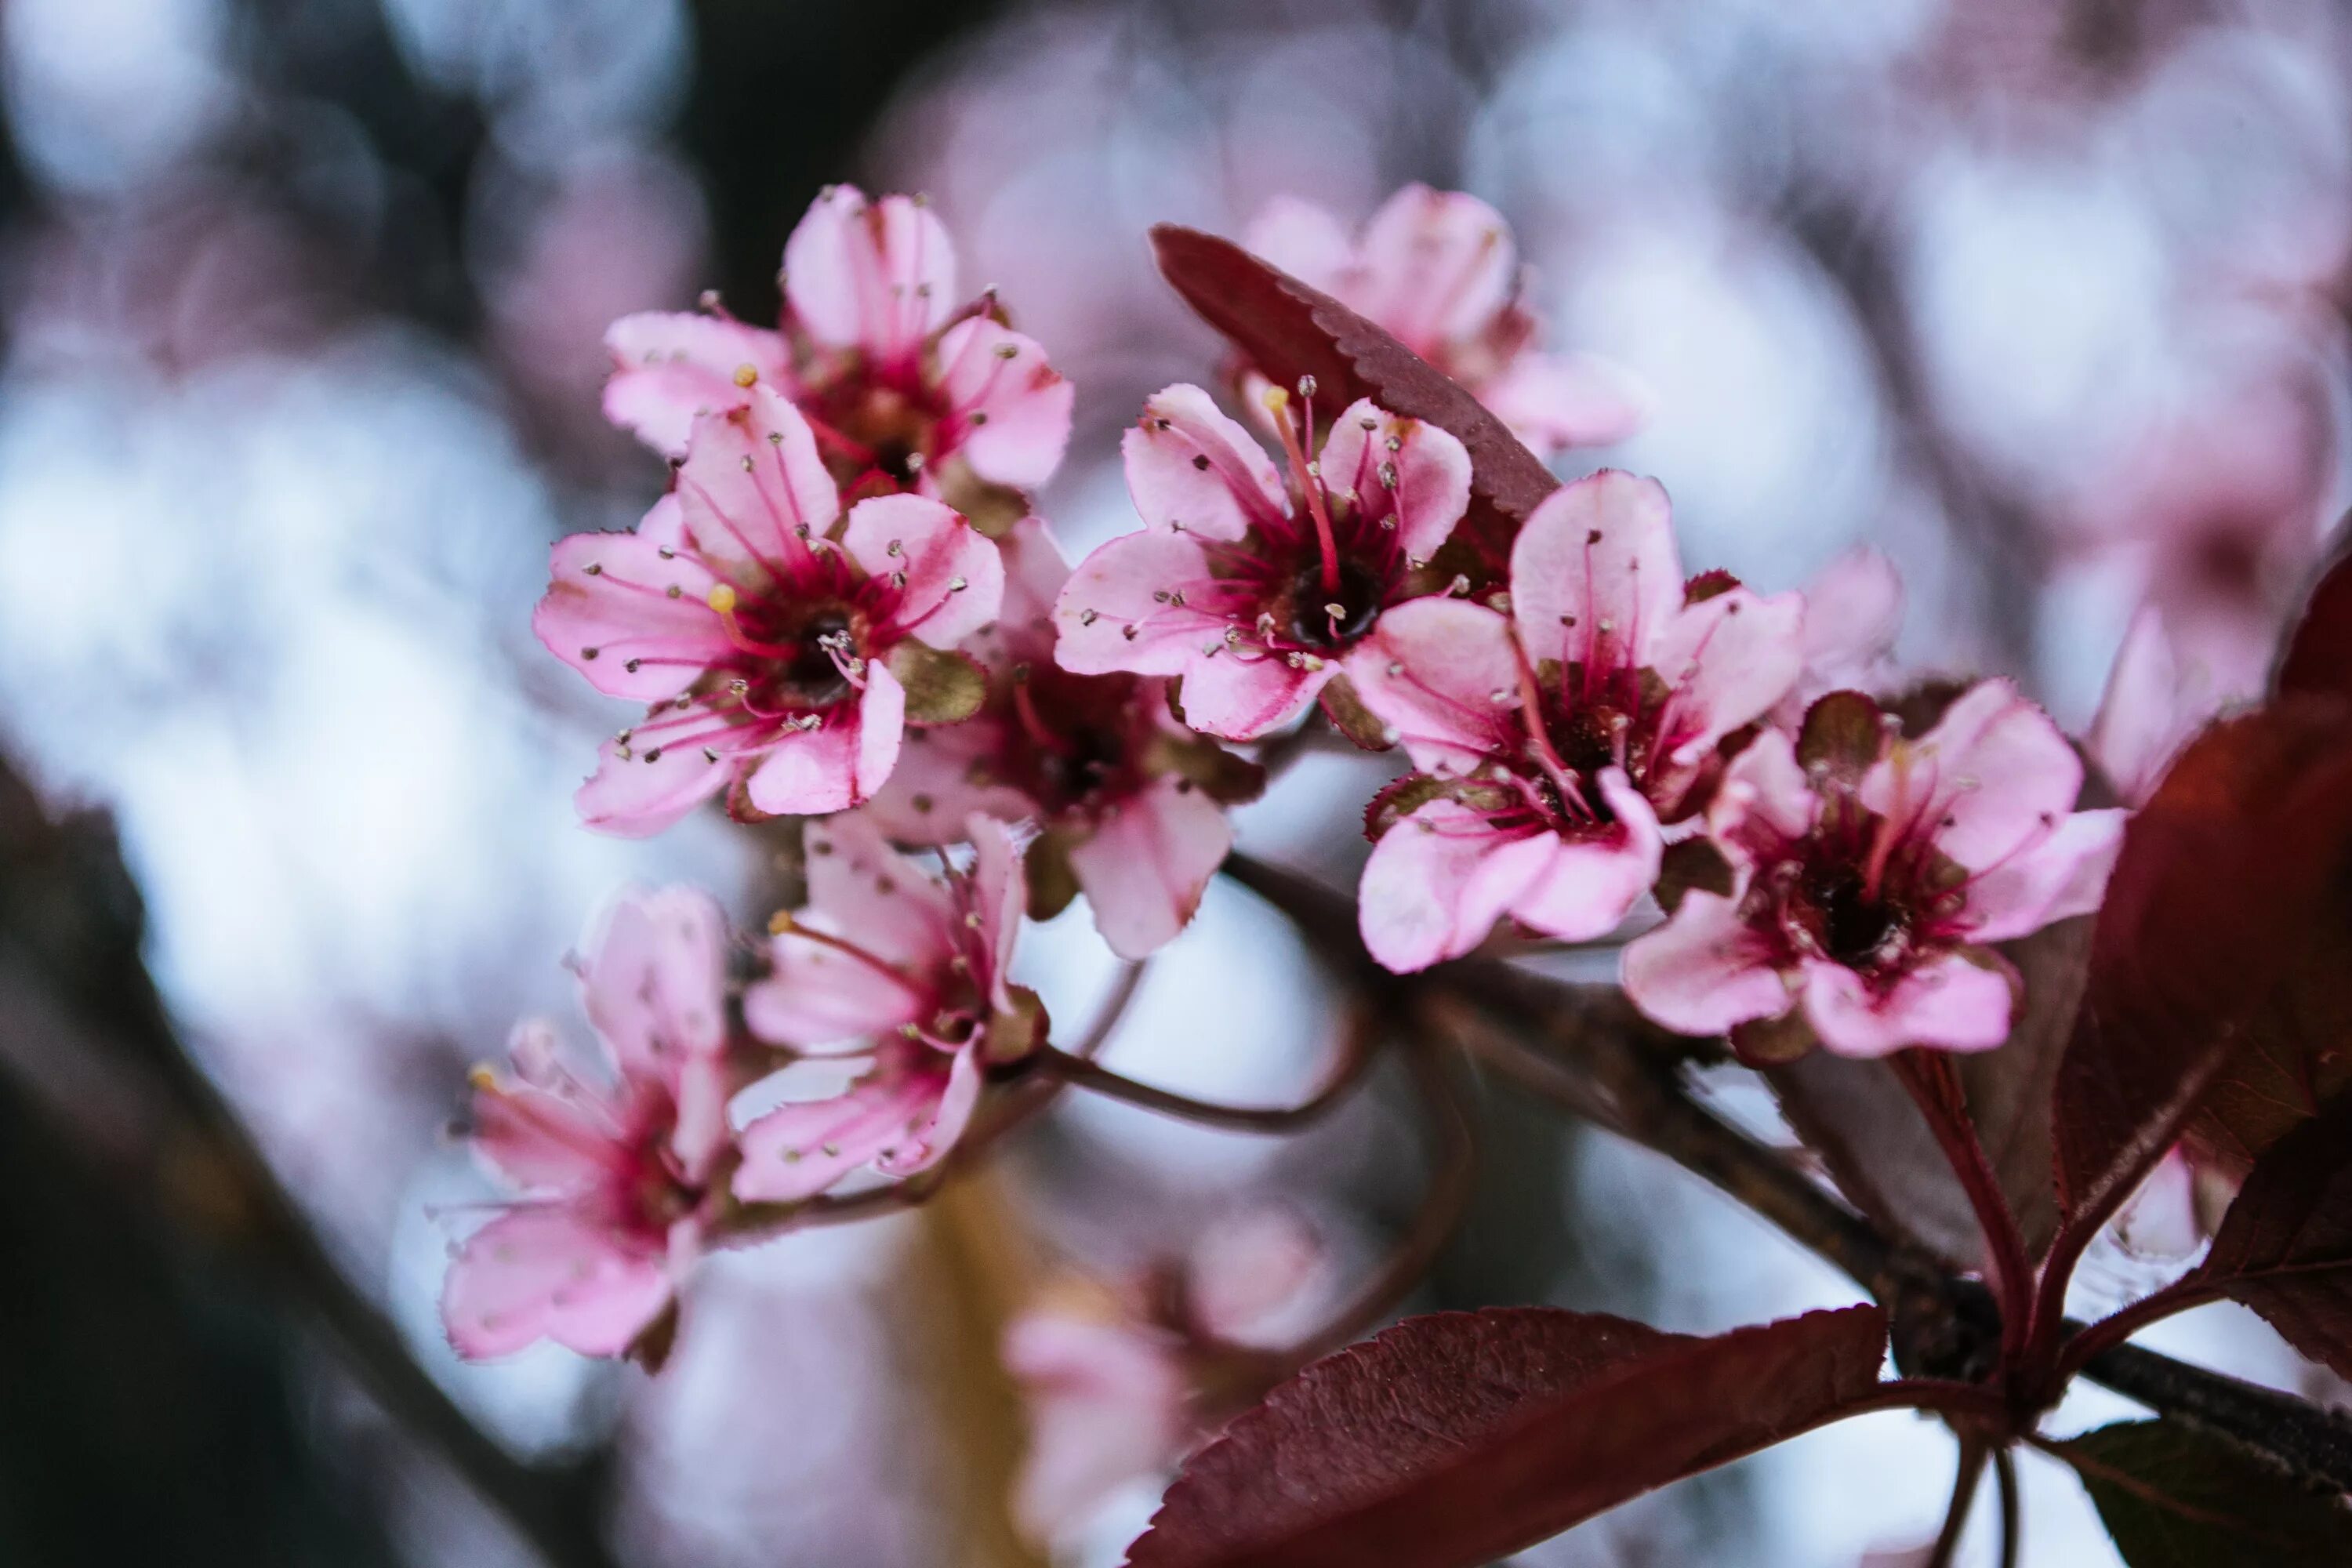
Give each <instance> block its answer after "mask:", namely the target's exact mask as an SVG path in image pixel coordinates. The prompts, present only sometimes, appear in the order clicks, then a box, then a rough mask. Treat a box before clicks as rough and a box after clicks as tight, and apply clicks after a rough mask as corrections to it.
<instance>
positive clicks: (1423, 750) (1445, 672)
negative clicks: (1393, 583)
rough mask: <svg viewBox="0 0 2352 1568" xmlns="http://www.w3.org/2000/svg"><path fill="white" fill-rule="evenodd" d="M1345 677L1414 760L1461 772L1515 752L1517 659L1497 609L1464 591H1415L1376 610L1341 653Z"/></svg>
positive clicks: (1435, 769) (1430, 768)
mask: <svg viewBox="0 0 2352 1568" xmlns="http://www.w3.org/2000/svg"><path fill="white" fill-rule="evenodd" d="M1347 668H1348V679H1349V681H1350V682H1351V683H1352V684H1353V685H1354V686H1355V688H1356V695H1357V696H1358V697H1360V698H1361V699H1362V700H1363V703H1364V706H1365V707H1367V708H1369V709H1370V710H1372V713H1373V715H1374V716H1375V717H1377V718H1379V719H1380V720H1381V721H1382V722H1383V723H1386V724H1389V725H1391V726H1392V727H1394V729H1395V730H1396V731H1397V733H1398V739H1399V740H1400V741H1401V742H1402V744H1403V746H1404V749H1405V754H1406V755H1408V756H1410V757H1411V758H1412V764H1413V766H1415V767H1417V768H1421V769H1424V770H1426V771H1427V772H1430V773H1467V772H1469V771H1470V770H1471V769H1472V768H1474V767H1476V766H1477V765H1478V764H1479V763H1482V762H1484V761H1486V758H1487V756H1488V755H1489V754H1491V753H1495V752H1511V753H1514V754H1516V753H1517V751H1518V750H1519V747H1520V745H1521V743H1522V742H1524V741H1525V739H1526V736H1527V731H1525V729H1524V728H1522V726H1521V722H1520V719H1519V684H1518V683H1519V662H1518V654H1517V647H1516V645H1515V644H1514V643H1513V641H1512V638H1511V623H1510V621H1509V620H1508V619H1507V618H1506V617H1505V616H1501V615H1498V614H1496V612H1495V611H1493V610H1490V609H1488V608H1486V605H1474V604H1472V603H1470V602H1469V601H1468V600H1466V599H1413V600H1410V601H1408V602H1406V603H1404V604H1402V605H1398V606H1397V607H1396V608H1394V609H1392V610H1389V611H1386V612H1384V613H1383V614H1382V615H1381V618H1380V619H1379V620H1378V621H1377V622H1375V623H1374V624H1373V626H1372V631H1371V635H1370V637H1367V638H1366V639H1365V640H1364V641H1363V642H1362V643H1360V644H1359V645H1358V646H1357V647H1356V648H1355V649H1354V651H1352V652H1351V653H1349V655H1348V658H1347Z"/></svg>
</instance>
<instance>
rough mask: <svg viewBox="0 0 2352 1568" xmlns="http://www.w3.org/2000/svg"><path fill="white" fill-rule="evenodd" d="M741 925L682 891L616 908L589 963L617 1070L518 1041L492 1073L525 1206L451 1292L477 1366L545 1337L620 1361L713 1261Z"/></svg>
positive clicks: (499, 1133) (498, 1136)
mask: <svg viewBox="0 0 2352 1568" xmlns="http://www.w3.org/2000/svg"><path fill="white" fill-rule="evenodd" d="M725 959H726V926H725V921H724V920H723V919H722V917H721V916H720V914H719V910H718V908H717V906H716V905H714V904H713V903H712V902H711V901H710V900H709V898H707V897H705V896H704V895H702V894H700V893H698V892H694V891H691V890H689V889H683V888H674V889H666V890H664V891H661V892H656V893H651V894H643V895H635V896H629V897H625V898H623V899H621V900H619V901H618V902H616V903H615V904H614V907H613V908H612V910H610V912H609V913H608V915H607V916H606V918H605V920H604V923H603V926H602V928H601V930H600V931H598V932H597V934H596V935H595V936H594V938H593V939H592V941H591V942H590V943H589V947H588V952H587V954H586V956H585V957H584V958H583V959H582V960H581V961H580V962H579V964H578V968H579V973H580V989H581V994H582V997H583V1001H584V1003H585V1005H586V1010H587V1013H588V1020H589V1022H590V1023H591V1024H592V1025H593V1026H594V1027H595V1031H596V1037H597V1039H598V1041H599V1042H600V1043H601V1044H602V1046H603V1047H604V1057H605V1061H604V1068H605V1069H606V1071H605V1072H604V1074H603V1075H600V1076H592V1077H583V1076H581V1075H579V1074H576V1073H574V1072H572V1070H570V1069H569V1068H566V1067H565V1066H564V1065H563V1064H562V1062H561V1061H560V1060H559V1059H558V1055H557V1050H556V1044H555V1037H554V1031H553V1029H552V1028H551V1026H548V1025H546V1024H544V1023H537V1022H533V1023H527V1024H525V1025H523V1026H521V1027H520V1028H519V1029H517V1030H516V1032H515V1037H514V1042H513V1046H512V1050H511V1054H512V1058H513V1070H512V1072H511V1073H509V1074H501V1073H499V1072H497V1071H494V1070H493V1069H491V1068H487V1067H485V1068H478V1069H476V1072H475V1074H474V1099H473V1134H472V1136H473V1144H474V1149H475V1152H477V1153H478V1154H479V1155H480V1156H481V1157H482V1159H483V1160H484V1161H485V1162H486V1163H488V1164H489V1165H490V1166H491V1167H492V1168H493V1169H494V1170H495V1171H497V1172H498V1173H499V1175H501V1176H502V1177H504V1178H505V1179H506V1180H507V1181H508V1182H509V1183H511V1184H513V1185H514V1186H515V1187H517V1188H518V1189H520V1192H521V1193H522V1194H524V1195H523V1196H521V1197H520V1198H519V1199H518V1200H516V1201H514V1202H512V1203H509V1204H506V1205H501V1206H502V1211H503V1212H501V1213H500V1214H499V1217H497V1218H496V1219H493V1220H491V1221H490V1222H489V1223H488V1225H485V1226H482V1227H481V1228H480V1229H478V1230H477V1231H475V1232H474V1233H473V1234H472V1235H471V1236H469V1237H467V1238H466V1240H465V1242H464V1243H463V1244H462V1245H461V1246H460V1247H458V1249H457V1256H456V1258H455V1259H454V1260H453V1261H452V1263H451V1264H450V1267H449V1275H448V1279H447V1282H446V1286H445V1288H444V1289H443V1292H442V1298H441V1315H442V1321H443V1322H444V1324H445V1325H446V1328H447V1331H448V1334H449V1340H450V1342H451V1343H452V1344H453V1345H455V1346H456V1347H457V1352H458V1353H459V1354H461V1355H464V1356H467V1357H482V1356H497V1355H505V1354H507V1353H509V1352H513V1351H518V1350H520V1349H521V1348H523V1347H524V1346H525V1345H528V1344H530V1342H532V1341H534V1340H538V1339H541V1338H545V1339H551V1340H553V1341H555V1342H557V1343H559V1344H562V1345H566V1346H569V1347H570V1348H571V1349H572V1350H575V1351H578V1352H581V1353H582V1354H583V1355H618V1354H620V1353H621V1352H624V1351H627V1350H629V1349H631V1347H632V1346H634V1345H635V1344H636V1343H637V1342H638V1341H639V1339H640V1337H641V1336H644V1335H646V1333H647V1331H649V1330H654V1329H655V1328H656V1325H657V1324H658V1323H659V1322H660V1321H661V1320H662V1318H663V1316H664V1314H665V1313H666V1312H667V1310H669V1308H670V1305H671V1302H672V1300H673V1296H674V1293H675V1291H676V1289H677V1285H678V1282H679V1281H680V1280H681V1279H683V1277H684V1275H685V1272H686V1270H687V1269H688V1267H689V1266H690V1265H691V1264H692V1263H693V1261H694V1258H695V1257H696V1254H697V1253H698V1250H699V1249H700V1245H701V1238H702V1235H703V1229H704V1225H705V1222H706V1220H707V1218H708V1217H709V1209H710V1207H711V1204H712V1200H713V1198H714V1196H715V1194H714V1193H713V1191H712V1190H711V1182H712V1178H713V1174H714V1171H715V1167H716V1165H717V1163H718V1162H719V1157H720V1155H721V1154H722V1153H723V1152H725V1150H726V1148H727V1143H728V1135H727V1121H726V1100H727V1087H726V1046H727V1014H726V998H725V994H724V991H725V984H726V967H725Z"/></svg>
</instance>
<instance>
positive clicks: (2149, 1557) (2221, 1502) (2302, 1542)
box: [2051, 1421, 2352, 1568]
mask: <svg viewBox="0 0 2352 1568" xmlns="http://www.w3.org/2000/svg"><path fill="white" fill-rule="evenodd" d="M2051 1451H2052V1452H2053V1453H2054V1454H2056V1455H2057V1456H2058V1457H2059V1458H2062V1459H2063V1460H2065V1461H2066V1462H2067V1463H2068V1464H2070V1465H2072V1466H2074V1473H2075V1474H2076V1475H2078V1476H2080V1477H2082V1478H2083V1489H2084V1490H2085V1491H2087V1492H2089V1493H2090V1494H2091V1500H2092V1502H2094V1503H2095V1504H2096V1505H2097V1506H2098V1510H2099V1519H2100V1521H2101V1522H2103V1523H2105V1525H2106V1527H2107V1533H2108V1534H2109V1535H2112V1536H2114V1537H2115V1541H2116V1551H2117V1552H2120V1553H2121V1554H2122V1556H2123V1560H2124V1561H2125V1562H2126V1563H2129V1564H2131V1568H2255V1565H2257V1564H2259V1565H2260V1568H2340V1565H2341V1564H2343V1563H2352V1513H2347V1511H2346V1510H2345V1508H2344V1503H2343V1500H2341V1499H2339V1498H2332V1497H2328V1496H2326V1495H2324V1494H2321V1493H2317V1492H2311V1491H2306V1490H2305V1489H2303V1488H2301V1487H2299V1486H2297V1485H2295V1484H2294V1482H2293V1481H2291V1480H2288V1479H2286V1478H2285V1477H2284V1476H2282V1475H2280V1474H2279V1473H2278V1472H2277V1471H2275V1470H2273V1469H2272V1468H2269V1467H2268V1466H2265V1465H2263V1464H2261V1463H2258V1462H2257V1461H2255V1460H2253V1459H2252V1458H2248V1457H2247V1456H2246V1455H2244V1454H2243V1453H2242V1452H2240V1451H2239V1450H2238V1449H2236V1448H2234V1447H2231V1446H2230V1445H2229V1444H2228V1443H2226V1442H2224V1441H2222V1440H2221V1438H2219V1437H2210V1436H2206V1435H2205V1434H2203V1433H2201V1432H2199V1431H2197V1430H2196V1429H2195V1428H2194V1427H2190V1426H2183V1425H2180V1424H2179V1423H2177V1422H2172V1421H2126V1422H2122V1423H2119V1424H2118V1425H2116V1426H2102V1427H2100V1428H2099V1429H2098V1430H2097V1431H2095V1432H2085V1433H2084V1434H2083V1435H2082V1436H2079V1437H2075V1438H2072V1439H2069V1440H2068V1441H2066V1442H2063V1443H2054V1444H2052V1445H2051Z"/></svg>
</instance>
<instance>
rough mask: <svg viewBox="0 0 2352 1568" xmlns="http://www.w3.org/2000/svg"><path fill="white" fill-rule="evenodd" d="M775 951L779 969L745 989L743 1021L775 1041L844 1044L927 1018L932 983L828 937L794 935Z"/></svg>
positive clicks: (778, 941)
mask: <svg viewBox="0 0 2352 1568" xmlns="http://www.w3.org/2000/svg"><path fill="white" fill-rule="evenodd" d="M812 923H814V922H812ZM769 951H770V952H771V953H772V955H773V962H774V969H773V971H772V973H771V975H770V976H769V978H767V979H765V980H761V981H759V982H758V983H756V984H753V985H751V987H750V988H749V989H748V990H746V991H745V992H744V994H743V1022H744V1025H745V1026H747V1027H748V1028H750V1030H751V1033H753V1034H754V1035H757V1036H758V1037H760V1038H761V1039H763V1040H767V1041H771V1042H772V1043H773V1044H776V1045H780V1046H791V1047H793V1048H794V1049H796V1050H803V1051H827V1052H832V1051H837V1050H840V1049H842V1048H845V1047H853V1046H856V1045H857V1044H859V1043H862V1042H865V1041H868V1040H872V1039H876V1038H878V1037H882V1036H884V1035H887V1034H888V1033H890V1031H892V1030H894V1029H896V1028H898V1026H900V1025H902V1024H912V1023H916V1022H918V1021H920V1020H921V1019H922V1017H923V1015H924V1014H925V1013H926V1012H927V1011H929V1008H930V1005H931V1002H932V994H931V991H930V988H929V986H928V985H925V984H916V983H915V982H913V981H910V980H908V979H906V978H903V977H899V976H895V975H892V974H888V973H884V972H883V971H882V970H879V969H877V968H876V967H874V966H873V965H872V964H870V963H866V962H865V961H864V960H862V959H860V958H858V957H856V955H854V954H851V953H846V952H842V951H841V950H840V949H839V948H837V947H834V946H831V945H829V944H827V943H824V942H814V941H811V940H810V939H809V938H807V937H803V936H793V935H789V934H788V935H784V936H780V937H777V938H775V939H774V941H773V942H772V944H771V946H770V950H769Z"/></svg>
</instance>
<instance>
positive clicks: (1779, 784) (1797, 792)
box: [1706, 730, 1822, 866]
mask: <svg viewBox="0 0 2352 1568" xmlns="http://www.w3.org/2000/svg"><path fill="white" fill-rule="evenodd" d="M1821 809H1822V803H1821V799H1820V797H1819V796H1817V795H1814V794H1813V786H1812V784H1811V781H1810V780H1808V779H1807V778H1806V777H1805V770H1804V769H1803V768H1802V767H1801V766H1799V765H1798V763H1797V748H1796V744H1795V742H1792V741H1790V738H1789V735H1788V732H1787V731H1784V730H1766V731H1763V732H1762V733H1760V734H1759V735H1758V736H1757V737H1756V739H1754V740H1753V741H1750V742H1748V744H1747V745H1745V746H1743V747H1742V748H1740V751H1739V754H1738V756H1736V757H1734V758H1732V759H1731V763H1730V764H1729V765H1728V766H1727V767H1726V768H1725V769H1724V770H1723V783H1722V784H1721V785H1720V786H1718V787H1717V791H1716V795H1715V800H1714V803H1713V804H1712V805H1709V806H1708V808H1707V818H1706V820H1707V832H1708V833H1709V834H1710V835H1712V836H1713V837H1714V838H1715V839H1716V842H1717V847H1720V848H1721V849H1722V850H1723V851H1724V853H1725V854H1726V855H1727V856H1728V857H1730V858H1731V859H1732V861H1733V862H1734V863H1735V864H1744V865H1748V866H1753V865H1755V864H1757V863H1758V862H1759V860H1762V859H1765V858H1770V857H1771V856H1773V855H1775V854H1777V853H1778V851H1779V849H1780V846H1781V845H1782V844H1785V843H1787V842H1789V841H1790V840H1792V839H1798V838H1802V837H1805V836H1806V835H1807V834H1809V833H1811V831H1812V830H1813V821H1814V818H1816V817H1817V816H1820V814H1821Z"/></svg>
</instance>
